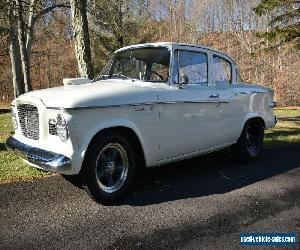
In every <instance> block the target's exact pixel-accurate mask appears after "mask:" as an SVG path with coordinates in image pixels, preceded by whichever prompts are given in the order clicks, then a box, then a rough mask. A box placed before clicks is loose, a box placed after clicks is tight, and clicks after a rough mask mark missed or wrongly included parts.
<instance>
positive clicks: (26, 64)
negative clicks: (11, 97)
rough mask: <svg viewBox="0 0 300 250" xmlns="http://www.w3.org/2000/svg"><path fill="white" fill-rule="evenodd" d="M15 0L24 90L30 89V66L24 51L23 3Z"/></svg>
mask: <svg viewBox="0 0 300 250" xmlns="http://www.w3.org/2000/svg"><path fill="white" fill-rule="evenodd" d="M15 1H16V9H17V24H18V25H17V27H18V29H17V30H18V40H19V45H20V55H21V62H22V70H23V76H24V87H25V92H28V91H31V90H32V86H31V81H30V68H29V61H28V57H27V51H26V36H25V23H24V18H23V5H22V1H21V0H15Z"/></svg>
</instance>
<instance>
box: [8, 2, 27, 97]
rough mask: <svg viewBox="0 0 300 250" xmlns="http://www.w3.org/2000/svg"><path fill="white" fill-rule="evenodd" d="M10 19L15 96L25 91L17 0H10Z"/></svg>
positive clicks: (10, 46) (10, 44) (10, 53)
mask: <svg viewBox="0 0 300 250" xmlns="http://www.w3.org/2000/svg"><path fill="white" fill-rule="evenodd" d="M8 5H9V8H8V9H9V10H8V20H9V38H10V39H9V55H10V60H11V71H12V80H13V87H14V97H15V98H17V97H18V96H19V95H21V94H23V93H24V85H23V76H22V63H21V56H20V46H19V41H18V34H17V28H16V27H17V23H16V18H15V13H14V11H15V10H16V6H15V2H14V1H12V2H8Z"/></svg>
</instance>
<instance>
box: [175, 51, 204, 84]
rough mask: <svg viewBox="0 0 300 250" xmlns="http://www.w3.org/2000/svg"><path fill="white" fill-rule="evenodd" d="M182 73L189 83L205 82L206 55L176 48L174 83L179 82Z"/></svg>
mask: <svg viewBox="0 0 300 250" xmlns="http://www.w3.org/2000/svg"><path fill="white" fill-rule="evenodd" d="M182 75H185V76H187V77H188V80H189V84H207V83H208V78H207V75H208V74H207V55H206V54H205V53H202V52H192V51H184V50H176V51H175V69H174V75H173V78H174V80H175V81H176V83H179V77H180V76H182Z"/></svg>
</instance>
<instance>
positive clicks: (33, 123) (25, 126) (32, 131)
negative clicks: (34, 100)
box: [17, 104, 39, 140]
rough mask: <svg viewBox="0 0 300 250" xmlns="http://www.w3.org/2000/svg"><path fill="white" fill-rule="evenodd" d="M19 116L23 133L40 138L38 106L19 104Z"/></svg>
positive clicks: (31, 137) (29, 136)
mask: <svg viewBox="0 0 300 250" xmlns="http://www.w3.org/2000/svg"><path fill="white" fill-rule="evenodd" d="M17 109H18V117H19V122H20V127H21V130H22V134H23V135H24V136H25V137H27V138H29V139H33V140H38V139H39V112H38V109H37V107H36V106H33V105H30V104H19V105H18V107H17Z"/></svg>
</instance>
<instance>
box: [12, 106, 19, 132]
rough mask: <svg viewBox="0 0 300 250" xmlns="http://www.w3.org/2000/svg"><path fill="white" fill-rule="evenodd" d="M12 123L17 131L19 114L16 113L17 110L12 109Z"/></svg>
mask: <svg viewBox="0 0 300 250" xmlns="http://www.w3.org/2000/svg"><path fill="white" fill-rule="evenodd" d="M11 122H12V125H13V127H14V130H17V129H18V120H17V113H16V111H15V108H12V109H11Z"/></svg>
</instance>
